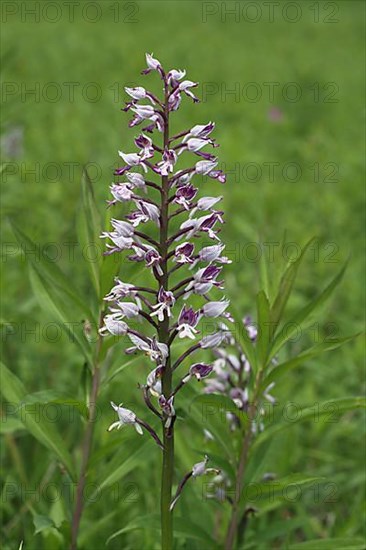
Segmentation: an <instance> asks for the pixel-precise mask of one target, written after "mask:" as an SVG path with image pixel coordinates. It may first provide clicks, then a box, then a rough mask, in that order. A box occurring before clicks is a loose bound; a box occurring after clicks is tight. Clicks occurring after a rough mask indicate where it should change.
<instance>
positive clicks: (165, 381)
mask: <svg viewBox="0 0 366 550" xmlns="http://www.w3.org/2000/svg"><path fill="white" fill-rule="evenodd" d="M164 80H165V108H164V112H165V127H164V149H165V148H167V147H168V145H169V106H168V93H169V90H168V85H167V81H166V77H165V78H164ZM168 224H169V181H168V177H167V176H162V182H161V215H160V254H161V257H162V262H161V268H162V271H163V275H162V276H161V285H162V286H163V288H164V289H165V290H168V284H169V275H168ZM158 335H159V341H160V342H162V343H164V344H167V345H168V348H169V355H168V359H167V362H166V365H165V369H164V374H163V377H162V390H163V395H165V397H166V398H168V397H169V396H170V394H171V392H172V368H171V360H170V346H169V318H168V316H167V315H165V317H164V320H163V321H162V322H159V324H158ZM162 429H163V434H164V435H163V443H164V450H163V466H162V474H161V496H160V499H161V500H160V511H161V546H162V550H172V547H173V517H172V513H171V511H170V504H171V500H172V485H173V470H174V425H173V426H172V427H171V428H170V429H169V430H168V429H167V428H165V426H164V418H163V421H162Z"/></svg>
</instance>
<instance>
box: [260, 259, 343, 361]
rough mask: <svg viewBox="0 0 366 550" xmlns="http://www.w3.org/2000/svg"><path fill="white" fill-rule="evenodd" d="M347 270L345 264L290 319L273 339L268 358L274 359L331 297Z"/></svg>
mask: <svg viewBox="0 0 366 550" xmlns="http://www.w3.org/2000/svg"><path fill="white" fill-rule="evenodd" d="M346 268H347V264H345V265H344V267H343V268H342V269H341V271H340V272H339V273H338V274H337V275H336V276H335V277H334V279H333V280H332V281H331V283H330V284H329V285H328V286H327V287H326V288H325V289H324V290H323V292H322V293H321V294H319V295H318V296H317V297H316V298H315V299H314V300H313V301H312V302H310V303H309V304H308V305H306V306H305V307H304V308H303V309H301V310H300V311H299V312H298V313H297V314H296V315H294V317H292V319H290V320H289V321H288V322H287V323H286V324H285V326H284V327H283V328H282V329H281V331H280V332H279V333H278V335H277V336H276V338H275V341H274V343H273V346H272V349H271V355H270V358H272V357H274V356H275V355H276V353H277V352H278V351H279V350H280V349H281V348H282V346H283V345H284V344H285V343H286V342H287V341H288V340H289V339H290V338H291V337H292V336H293V334H294V333H295V332H296V331H297V329H298V328H299V327H302V326H303V324H304V322H305V321H306V320H307V319H308V318H309V316H310V315H311V314H312V313H315V312H316V311H318V310H319V309H320V308H321V307H322V306H323V305H324V303H325V302H326V301H327V300H328V298H329V297H330V296H331V295H332V293H333V291H334V290H335V288H336V287H337V286H338V285H339V283H340V282H341V280H342V278H343V275H344V272H345V270H346Z"/></svg>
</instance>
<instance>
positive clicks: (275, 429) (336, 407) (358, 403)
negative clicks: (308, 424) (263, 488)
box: [252, 397, 366, 451]
mask: <svg viewBox="0 0 366 550" xmlns="http://www.w3.org/2000/svg"><path fill="white" fill-rule="evenodd" d="M365 408H366V398H365V397H344V398H341V399H333V400H330V401H324V402H323V403H315V404H314V405H313V406H312V407H305V408H303V409H298V410H297V412H296V415H297V416H296V418H294V419H292V420H291V421H287V422H284V421H282V422H277V423H276V424H274V425H272V426H268V427H267V428H266V429H265V430H264V432H262V433H261V434H260V435H259V436H258V437H257V439H256V440H255V441H254V443H253V446H252V451H253V450H254V449H256V448H257V447H259V446H260V445H262V444H263V443H264V442H265V441H267V440H268V439H270V438H272V437H273V436H274V435H277V434H278V433H279V432H282V431H284V430H286V429H288V428H291V427H292V426H293V425H295V424H299V423H300V422H304V421H306V420H309V419H311V418H312V419H313V421H314V422H318V421H319V420H320V419H322V418H323V417H328V422H329V421H331V422H335V418H334V415H335V414H339V413H343V412H346V411H351V410H354V409H365ZM325 421H327V418H325Z"/></svg>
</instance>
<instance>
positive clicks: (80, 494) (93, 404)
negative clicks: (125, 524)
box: [70, 312, 103, 550]
mask: <svg viewBox="0 0 366 550" xmlns="http://www.w3.org/2000/svg"><path fill="white" fill-rule="evenodd" d="M102 325H103V312H101V314H100V321H99V326H100V327H102ZM98 334H99V332H98ZM101 346H102V336H100V334H99V337H98V343H97V350H96V359H95V364H94V366H93V377H92V388H91V391H90V399H89V418H88V424H87V426H86V430H85V435H84V439H83V443H82V459H81V467H80V475H79V479H78V483H77V487H76V502H75V508H74V511H73V516H72V525H71V543H70V550H77V538H78V533H79V527H80V521H81V516H82V513H83V509H84V488H85V481H86V473H87V468H88V463H89V457H90V452H91V448H92V443H93V434H94V426H95V420H96V416H97V399H98V393H99V384H100V369H99V356H100V350H101Z"/></svg>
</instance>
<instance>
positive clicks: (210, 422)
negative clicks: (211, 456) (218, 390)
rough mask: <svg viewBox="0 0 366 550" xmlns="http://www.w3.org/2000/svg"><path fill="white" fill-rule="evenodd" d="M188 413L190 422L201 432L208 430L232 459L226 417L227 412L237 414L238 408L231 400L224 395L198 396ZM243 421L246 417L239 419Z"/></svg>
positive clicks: (232, 453)
mask: <svg viewBox="0 0 366 550" xmlns="http://www.w3.org/2000/svg"><path fill="white" fill-rule="evenodd" d="M188 411H189V419H190V421H192V422H193V423H195V424H196V425H197V426H199V427H200V428H201V429H202V430H203V429H204V428H205V429H207V430H209V432H211V433H212V435H213V436H214V438H215V441H216V442H217V443H218V444H219V445H220V446H221V448H222V449H223V450H224V451H225V453H226V455H227V456H228V458H229V459H230V458H232V457H233V455H234V447H233V441H232V439H233V438H232V434H230V431H229V425H228V422H227V417H226V414H227V413H228V412H235V413H238V408H237V407H236V406H235V403H234V402H233V401H232V399H230V398H229V397H227V396H225V395H216V394H207V395H205V394H199V395H197V396H196V397H195V398H194V399H193V400H192V401H191V403H190V405H189V407H188ZM245 419H247V417H246V416H243V417H241V420H245Z"/></svg>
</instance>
